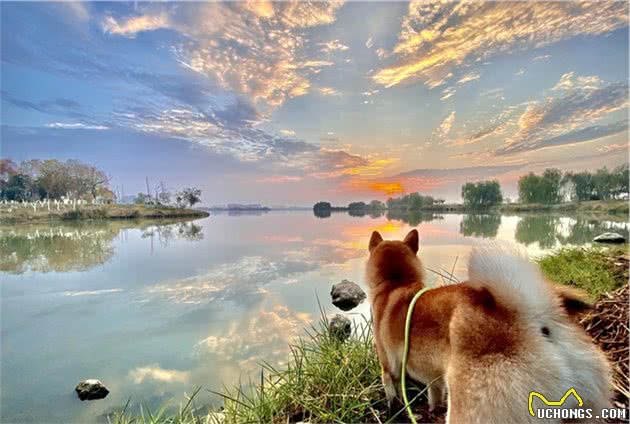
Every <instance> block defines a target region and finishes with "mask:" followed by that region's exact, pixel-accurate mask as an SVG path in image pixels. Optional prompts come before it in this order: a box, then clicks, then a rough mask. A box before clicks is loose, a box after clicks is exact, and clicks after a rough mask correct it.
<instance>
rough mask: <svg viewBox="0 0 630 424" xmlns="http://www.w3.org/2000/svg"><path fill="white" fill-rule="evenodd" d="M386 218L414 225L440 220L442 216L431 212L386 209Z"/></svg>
mask: <svg viewBox="0 0 630 424" xmlns="http://www.w3.org/2000/svg"><path fill="white" fill-rule="evenodd" d="M387 219H390V220H394V219H395V220H397V221H402V222H404V223H405V224H409V225H411V226H412V227H416V226H418V225H420V224H421V223H423V222H431V221H435V220H442V219H444V216H443V215H440V214H436V213H433V212H422V211H400V210H391V211H387Z"/></svg>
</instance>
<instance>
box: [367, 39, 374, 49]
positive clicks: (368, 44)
mask: <svg viewBox="0 0 630 424" xmlns="http://www.w3.org/2000/svg"><path fill="white" fill-rule="evenodd" d="M365 47H367V48H368V49H371V48H372V47H374V38H373V37H370V38H368V39H367V41H366V42H365Z"/></svg>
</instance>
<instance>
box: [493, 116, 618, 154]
mask: <svg viewBox="0 0 630 424" xmlns="http://www.w3.org/2000/svg"><path fill="white" fill-rule="evenodd" d="M622 133H626V134H627V133H628V121H627V120H624V121H619V122H614V123H612V124H608V125H593V126H590V127H586V128H582V129H579V130H575V131H569V132H566V133H564V134H561V135H558V136H556V137H551V138H545V139H542V140H539V141H537V142H536V143H533V144H530V145H527V146H518V147H516V146H515V147H513V148H512V149H511V150H508V151H506V152H505V153H510V154H512V153H517V152H519V151H527V150H536V149H542V148H545V147H553V146H567V145H573V144H578V143H585V142H590V141H596V140H599V139H602V138H604V137H609V136H612V135H616V134H622ZM626 147H627V146H626Z"/></svg>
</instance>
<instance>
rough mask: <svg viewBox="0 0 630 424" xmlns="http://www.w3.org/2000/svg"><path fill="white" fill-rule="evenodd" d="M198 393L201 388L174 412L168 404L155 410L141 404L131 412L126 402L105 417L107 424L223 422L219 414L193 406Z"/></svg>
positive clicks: (195, 423) (199, 423)
mask: <svg viewBox="0 0 630 424" xmlns="http://www.w3.org/2000/svg"><path fill="white" fill-rule="evenodd" d="M200 391H201V387H198V388H197V389H195V391H194V392H193V393H192V395H190V396H186V398H187V401H186V403H184V404H181V405H179V407H178V408H177V409H176V410H175V411H173V407H172V406H171V405H170V403H168V402H167V403H165V404H163V405H162V406H160V407H159V408H158V409H157V410H151V408H150V407H149V406H148V405H146V404H141V405H139V406H138V410H137V411H132V410H131V409H130V407H129V403H130V401H127V404H126V405H125V407H124V408H123V409H122V410H121V411H117V412H114V413H112V414H111V415H109V416H108V417H107V422H108V423H110V424H221V423H222V422H223V421H224V420H223V416H222V415H221V414H218V413H214V412H209V411H208V410H207V409H205V408H197V407H196V406H195V398H196V397H197V396H198V395H199V392H200Z"/></svg>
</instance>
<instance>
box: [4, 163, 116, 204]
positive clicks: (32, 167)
mask: <svg viewBox="0 0 630 424" xmlns="http://www.w3.org/2000/svg"><path fill="white" fill-rule="evenodd" d="M11 174H21V175H24V176H26V177H28V178H29V179H30V181H31V186H32V190H31V191H32V197H34V198H50V199H59V198H61V197H63V196H70V197H74V198H78V199H82V198H83V199H85V198H92V199H95V198H96V197H98V196H99V193H101V192H104V193H107V192H108V190H109V186H108V185H109V181H110V180H111V177H109V176H107V175H106V174H105V173H104V172H103V171H101V170H100V169H98V168H97V167H96V166H94V165H88V164H85V163H82V162H80V161H77V160H67V161H65V162H61V161H58V160H56V159H48V160H38V159H33V160H28V161H22V162H21V163H20V165H19V166H17V167H16V166H15V164H13V163H12V162H11V161H3V162H2V163H0V180H4V181H5V182H6V181H8V176H10V175H11ZM105 189H106V190H105ZM103 190H105V191H103ZM110 200H111V199H110Z"/></svg>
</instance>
